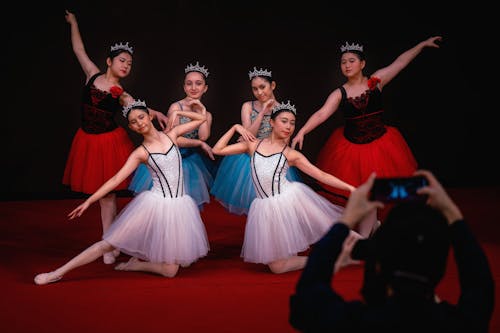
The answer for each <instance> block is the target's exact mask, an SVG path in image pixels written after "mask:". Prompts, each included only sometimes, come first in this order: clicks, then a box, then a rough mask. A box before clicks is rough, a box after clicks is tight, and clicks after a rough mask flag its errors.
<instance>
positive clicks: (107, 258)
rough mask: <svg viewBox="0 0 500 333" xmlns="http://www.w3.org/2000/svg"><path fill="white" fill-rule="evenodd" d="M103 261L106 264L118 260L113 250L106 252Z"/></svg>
mask: <svg viewBox="0 0 500 333" xmlns="http://www.w3.org/2000/svg"><path fill="white" fill-rule="evenodd" d="M102 261H104V263H105V264H106V265H111V264H114V263H115V261H116V257H115V255H114V254H113V251H111V252H106V253H104V254H103V255H102Z"/></svg>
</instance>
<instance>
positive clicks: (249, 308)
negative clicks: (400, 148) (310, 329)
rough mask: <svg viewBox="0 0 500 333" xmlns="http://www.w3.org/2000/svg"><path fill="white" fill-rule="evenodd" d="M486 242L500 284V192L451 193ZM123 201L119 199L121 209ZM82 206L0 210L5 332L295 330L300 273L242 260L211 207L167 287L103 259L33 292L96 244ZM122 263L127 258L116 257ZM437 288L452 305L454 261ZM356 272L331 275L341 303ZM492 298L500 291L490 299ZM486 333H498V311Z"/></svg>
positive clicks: (20, 204)
mask: <svg viewBox="0 0 500 333" xmlns="http://www.w3.org/2000/svg"><path fill="white" fill-rule="evenodd" d="M450 193H451V194H452V196H453V197H454V198H455V199H456V200H457V202H459V204H460V205H461V207H462V209H463V211H464V213H465V215H466V217H467V219H468V220H469V223H470V225H471V227H472V229H473V230H474V231H475V232H476V234H477V236H478V238H479V239H480V241H481V243H482V244H483V246H484V248H485V250H486V252H487V255H488V257H489V258H490V264H491V266H492V269H493V273H494V277H495V281H499V280H500V269H499V266H498V264H497V263H498V260H496V259H495V258H497V257H499V256H500V236H499V235H500V223H499V222H500V209H498V206H499V204H500V189H499V188H481V189H450ZM128 200H130V199H129V198H121V199H120V201H119V202H120V206H123V205H124V204H126V202H127V201H128ZM80 202H81V200H73V199H72V200H47V201H44V200H39V201H14V202H8V201H5V202H0V249H1V252H0V253H1V256H0V281H1V282H2V286H3V288H2V289H3V292H2V297H0V325H1V327H2V328H1V331H2V332H9V333H14V332H23V333H24V332H38V333H42V332H54V331H55V332H73V333H80V332H107V333H114V332H121V333H123V332H141V333H142V332H162V331H163V332H176V333H181V332H218V333H223V332H259V333H265V332H273V333H274V332H294V330H293V329H292V327H291V326H290V325H289V324H288V321H287V320H288V297H289V296H290V294H291V293H292V291H293V288H294V286H295V282H296V281H297V278H298V276H299V274H300V272H291V273H287V274H283V275H274V274H271V273H269V272H268V270H267V269H266V268H265V267H264V266H263V265H255V264H247V263H243V262H242V261H241V259H240V257H239V251H240V246H241V242H242V239H243V230H244V223H245V218H244V217H242V216H235V215H231V214H229V213H227V212H226V211H225V210H224V209H223V208H222V207H221V206H220V205H219V204H218V203H217V202H215V201H214V202H212V203H211V204H210V205H209V206H208V207H206V209H205V210H204V211H203V212H202V218H203V220H204V222H205V224H206V227H207V231H208V235H209V240H210V244H211V251H210V253H209V255H208V256H207V257H206V258H204V259H201V260H200V261H198V262H197V263H195V264H194V265H192V266H191V267H189V268H184V269H182V268H181V270H180V271H179V274H178V275H177V276H176V277H175V278H173V279H167V278H161V277H159V276H156V275H152V274H145V273H137V272H119V271H114V270H113V267H112V265H111V266H108V265H104V264H103V263H102V261H101V260H99V261H96V262H94V263H91V264H89V265H87V266H84V267H81V268H78V269H76V270H74V271H72V272H70V273H68V274H67V275H66V276H65V277H64V278H63V280H61V281H60V282H58V283H55V284H51V285H47V286H35V285H34V284H33V277H34V276H35V275H36V274H37V273H39V272H42V271H48V270H51V269H54V268H55V267H57V266H58V265H60V264H62V263H63V262H65V261H66V260H68V259H70V258H71V257H72V256H73V255H75V254H77V253H78V252H80V251H81V250H83V249H84V248H85V247H87V246H88V245H90V244H91V243H93V242H94V241H96V240H98V239H99V237H100V222H99V211H98V205H93V206H92V207H91V208H90V209H89V211H88V212H87V213H86V215H84V216H83V217H82V218H80V219H79V220H77V221H71V222H70V221H68V220H67V219H66V214H67V213H68V212H69V211H71V209H73V208H74V207H75V206H76V205H77V204H79V203H80ZM119 260H120V261H124V260H127V257H126V256H124V255H122V256H121V257H120V258H119ZM451 260H452V258H450V264H449V268H448V271H447V274H446V276H445V279H444V280H443V282H442V283H441V284H440V286H439V288H438V294H439V296H440V297H441V298H442V299H447V300H449V301H452V302H454V301H456V299H457V297H458V281H457V274H456V269H455V267H454V263H453V262H452V261H451ZM361 277H362V267H361V266H357V267H348V268H346V269H345V270H343V271H341V272H339V274H338V276H337V277H336V281H337V285H338V288H339V290H340V291H341V292H342V294H343V295H344V296H345V297H346V298H357V297H358V295H359V289H360V287H361ZM496 300H497V302H498V300H500V292H499V291H498V288H497V291H496ZM491 332H500V311H499V310H498V306H497V307H496V308H495V313H494V317H493V320H492V323H491Z"/></svg>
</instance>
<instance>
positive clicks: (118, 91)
mask: <svg viewBox="0 0 500 333" xmlns="http://www.w3.org/2000/svg"><path fill="white" fill-rule="evenodd" d="M109 92H110V93H111V96H113V98H118V97H120V95H121V94H123V89H122V88H120V87H118V86H112V87H111V88H110V89H109Z"/></svg>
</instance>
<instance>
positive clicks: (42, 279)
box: [34, 272, 62, 286]
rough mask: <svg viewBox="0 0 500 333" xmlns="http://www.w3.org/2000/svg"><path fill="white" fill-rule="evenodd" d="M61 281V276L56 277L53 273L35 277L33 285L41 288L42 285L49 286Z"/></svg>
mask: <svg viewBox="0 0 500 333" xmlns="http://www.w3.org/2000/svg"><path fill="white" fill-rule="evenodd" d="M61 279H62V275H57V274H56V273H55V272H49V273H42V274H38V275H37V276H35V279H34V281H35V284H37V285H39V286H41V285H44V284H49V283H53V282H57V281H59V280H61Z"/></svg>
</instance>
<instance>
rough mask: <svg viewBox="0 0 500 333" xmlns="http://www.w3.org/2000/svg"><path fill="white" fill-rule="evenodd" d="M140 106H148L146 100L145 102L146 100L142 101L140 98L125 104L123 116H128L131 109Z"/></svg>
mask: <svg viewBox="0 0 500 333" xmlns="http://www.w3.org/2000/svg"><path fill="white" fill-rule="evenodd" d="M139 106H142V107H145V108H147V106H146V102H145V101H141V100H140V99H138V100H135V101H133V102H132V103H130V104H128V105H125V106H124V107H123V110H122V113H123V116H124V117H125V118H127V116H128V113H129V112H130V110H132V109H134V108H137V107H139Z"/></svg>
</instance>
